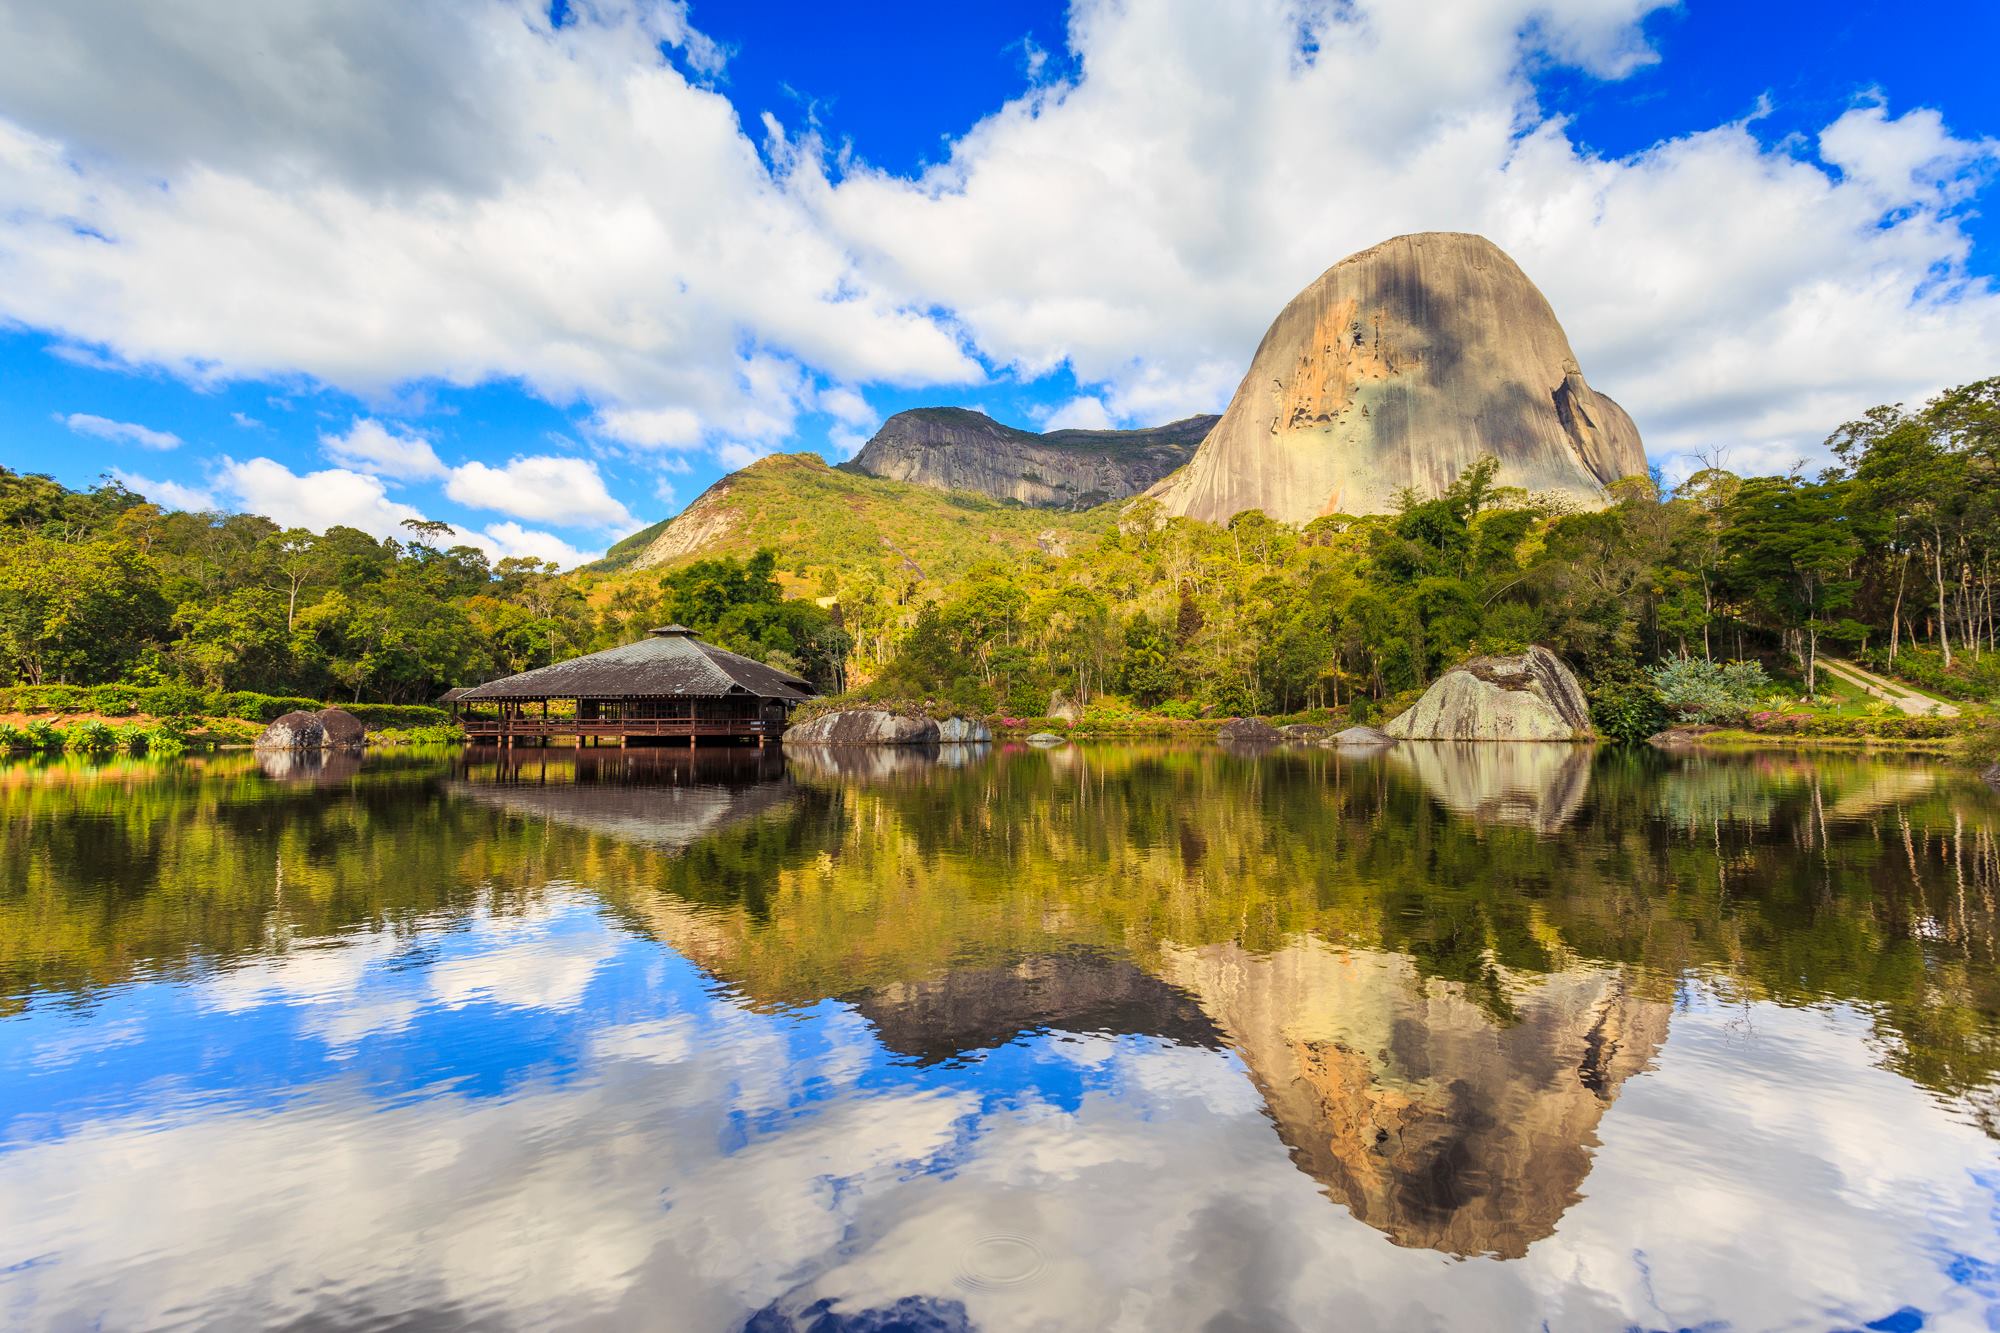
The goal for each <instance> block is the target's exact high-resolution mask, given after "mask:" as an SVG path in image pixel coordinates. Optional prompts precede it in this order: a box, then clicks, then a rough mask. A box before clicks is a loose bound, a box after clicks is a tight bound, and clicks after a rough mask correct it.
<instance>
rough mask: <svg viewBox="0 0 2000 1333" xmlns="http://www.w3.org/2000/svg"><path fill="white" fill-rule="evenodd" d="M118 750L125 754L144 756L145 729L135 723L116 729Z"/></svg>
mask: <svg viewBox="0 0 2000 1333" xmlns="http://www.w3.org/2000/svg"><path fill="white" fill-rule="evenodd" d="M117 736H118V748H119V749H121V750H123V751H125V752H126V753H127V754H144V753H145V750H146V728H144V727H142V726H140V725H138V724H137V723H135V722H127V723H126V724H125V725H124V726H122V727H120V728H118V732H117Z"/></svg>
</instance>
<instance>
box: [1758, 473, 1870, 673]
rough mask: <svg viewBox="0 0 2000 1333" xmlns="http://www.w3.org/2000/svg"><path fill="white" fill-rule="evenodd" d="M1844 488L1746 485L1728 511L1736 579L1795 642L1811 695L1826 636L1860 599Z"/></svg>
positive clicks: (1793, 480) (1778, 482)
mask: <svg viewBox="0 0 2000 1333" xmlns="http://www.w3.org/2000/svg"><path fill="white" fill-rule="evenodd" d="M1842 499H1843V487H1842V485H1841V483H1839V482H1808V481H1802V480H1800V479H1799V478H1797V477H1759V478H1756V479H1754V480H1751V481H1746V482H1744V483H1743V486H1742V488H1741V489H1740V490H1739V491H1738V492H1737V494H1736V497H1735V499H1734V500H1732V501H1731V502H1730V505H1729V508H1728V511H1727V521H1728V530H1729V545H1730V548H1731V550H1732V553H1733V558H1732V574H1733V577H1734V578H1735V579H1736V581H1737V582H1738V584H1739V585H1740V586H1742V587H1744V588H1745V589H1746V590H1747V592H1748V595H1749V599H1750V600H1751V601H1752V602H1753V603H1754V604H1755V605H1757V606H1759V607H1760V608H1762V609H1763V610H1764V611H1765V613H1766V614H1767V615H1768V616H1769V617H1770V619H1771V621H1772V623H1773V624H1774V625H1775V626H1776V627H1778V628H1779V629H1781V630H1783V631H1785V632H1786V633H1787V634H1789V635H1792V636H1795V638H1796V640H1797V641H1798V643H1799V644H1801V645H1802V647H1801V648H1800V649H1798V650H1797V655H1798V657H1799V659H1800V662H1801V665H1802V666H1803V667H1804V669H1805V678H1806V693H1807V694H1808V695H1817V693H1818V691H1819V676H1818V667H1819V640H1820V635H1821V634H1822V633H1824V632H1826V631H1827V630H1828V629H1829V628H1831V627H1833V624H1834V622H1833V621H1832V620H1831V619H1830V618H1831V617H1832V616H1833V614H1834V613H1835V612H1837V611H1839V610H1841V609H1842V608H1844V607H1845V606H1846V605H1847V604H1848V603H1849V602H1850V601H1851V600H1852V599H1853V597H1854V592H1855V589H1856V588H1857V587H1858V586H1859V580H1857V579H1855V578H1853V577H1852V575H1851V571H1852V570H1853V567H1854V564H1855V562H1856V560H1857V559H1858V558H1859V557H1860V554H1861V545H1860V542H1859V541H1858V540H1857V539H1856V538H1855V535H1854V531H1853V528H1852V526H1851V525H1850V524H1849V523H1848V521H1847V515H1846V512H1845V510H1844V508H1843V505H1842Z"/></svg>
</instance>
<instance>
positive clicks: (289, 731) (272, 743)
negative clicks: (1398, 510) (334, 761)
mask: <svg viewBox="0 0 2000 1333" xmlns="http://www.w3.org/2000/svg"><path fill="white" fill-rule="evenodd" d="M325 744H326V728H325V727H323V726H321V725H320V721H319V714H318V713H307V712H295V713H286V714H285V715H284V716H282V717H279V718H277V719H275V720H274V721H273V722H272V723H271V725H269V726H268V727H265V728H264V731H263V734H262V735H260V736H258V737H257V748H258V749H260V750H317V749H319V748H320V747H321V746H322V745H325Z"/></svg>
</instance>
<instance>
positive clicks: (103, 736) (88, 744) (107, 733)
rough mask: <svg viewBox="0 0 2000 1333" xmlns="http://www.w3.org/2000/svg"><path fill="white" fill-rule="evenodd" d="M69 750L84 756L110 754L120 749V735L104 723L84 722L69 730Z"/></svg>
mask: <svg viewBox="0 0 2000 1333" xmlns="http://www.w3.org/2000/svg"><path fill="white" fill-rule="evenodd" d="M68 740H69V748H70V749H72V750H78V751H81V752H83V753H84V754H110V753H111V752H112V751H113V750H115V749H117V748H118V733H117V732H115V731H113V730H112V729H111V728H110V727H108V726H106V725H105V724H104V723H102V722H83V723H79V724H78V725H76V726H74V727H71V728H70V729H69V737H68Z"/></svg>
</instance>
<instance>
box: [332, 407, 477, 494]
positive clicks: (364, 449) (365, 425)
mask: <svg viewBox="0 0 2000 1333" xmlns="http://www.w3.org/2000/svg"><path fill="white" fill-rule="evenodd" d="M319 444H320V448H321V449H322V450H323V451H324V452H325V454H326V456H327V457H328V458H330V459H332V460H333V461H334V462H336V463H339V464H341V465H342V466H344V467H350V468H353V469H354V470H355V471H357V472H366V473H369V474H370V475H372V476H377V477H389V478H393V479H396V480H399V481H414V480H419V479H423V478H430V477H442V476H444V475H445V473H446V472H447V470H448V469H447V468H446V467H445V465H444V464H443V463H442V462H441V461H440V460H439V459H438V456H437V451H436V450H435V449H433V448H431V444H430V441H429V440H426V439H424V438H423V437H422V436H420V435H415V434H412V433H410V432H409V431H406V430H403V429H401V428H399V427H391V426H384V425H383V424H382V423H381V422H379V421H376V420H375V419H373V418H372V417H357V418H356V419H355V421H354V424H353V425H351V426H350V427H348V430H347V433H346V434H345V435H321V436H320V437H319Z"/></svg>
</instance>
